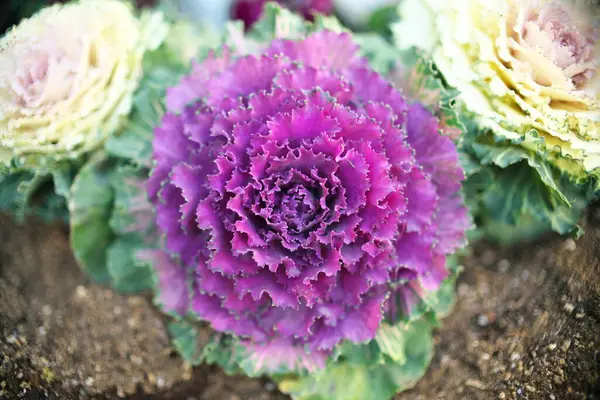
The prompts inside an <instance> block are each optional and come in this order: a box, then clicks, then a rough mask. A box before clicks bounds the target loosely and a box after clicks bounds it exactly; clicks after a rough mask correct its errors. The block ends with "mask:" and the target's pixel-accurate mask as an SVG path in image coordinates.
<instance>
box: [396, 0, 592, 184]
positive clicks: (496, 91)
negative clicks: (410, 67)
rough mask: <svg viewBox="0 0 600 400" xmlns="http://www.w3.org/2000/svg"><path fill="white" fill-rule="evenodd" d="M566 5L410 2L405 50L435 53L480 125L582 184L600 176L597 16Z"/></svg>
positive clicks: (545, 1) (401, 35)
mask: <svg viewBox="0 0 600 400" xmlns="http://www.w3.org/2000/svg"><path fill="white" fill-rule="evenodd" d="M584 3H585V2H575V1H567V0H564V1H556V0H553V1H551V0H541V1H535V0H525V1H517V0H510V1H484V0H466V1H463V0H451V1H446V0H443V1H442V0H406V1H404V2H403V3H402V4H401V5H400V9H399V10H400V16H401V21H400V22H399V23H398V24H397V25H396V26H395V28H394V30H395V39H396V43H397V45H398V47H399V48H408V47H411V46H417V47H419V48H422V49H425V50H427V51H429V52H431V54H432V57H433V60H434V62H435V63H436V65H437V67H438V68H439V70H440V72H441V73H442V74H443V75H444V78H445V79H446V81H447V82H448V84H449V85H451V86H453V87H455V88H456V89H458V90H459V91H460V92H461V93H462V94H461V99H462V101H463V102H464V105H465V107H466V109H467V110H468V111H469V112H471V113H473V114H474V118H475V120H476V121H477V123H478V125H479V126H480V127H481V128H483V129H487V130H491V131H492V132H493V133H494V134H495V136H496V139H497V140H499V141H510V142H513V143H516V144H521V145H522V146H524V147H525V148H527V149H529V150H530V151H533V152H537V153H539V154H542V155H543V156H544V158H546V159H548V160H550V161H551V162H552V163H553V164H554V165H555V166H556V167H558V169H560V170H561V171H564V172H566V173H567V174H568V176H569V177H570V178H571V179H572V180H575V181H584V180H585V179H586V178H587V177H588V176H589V175H590V174H593V175H596V176H597V175H598V173H597V171H594V170H595V169H597V168H598V167H600V74H598V68H599V67H600V61H599V60H600V40H599V38H600V31H599V25H598V21H599V19H598V13H597V10H593V9H592V7H593V6H592V5H591V4H592V3H593V2H588V3H587V4H589V5H590V7H589V8H588V9H586V8H585V6H584V5H583V4H584Z"/></svg>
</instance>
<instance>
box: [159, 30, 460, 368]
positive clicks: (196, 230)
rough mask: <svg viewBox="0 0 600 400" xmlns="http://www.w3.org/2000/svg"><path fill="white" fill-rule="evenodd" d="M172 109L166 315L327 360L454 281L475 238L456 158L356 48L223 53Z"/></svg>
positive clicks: (166, 133) (164, 171) (162, 270)
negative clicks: (462, 251) (453, 258)
mask: <svg viewBox="0 0 600 400" xmlns="http://www.w3.org/2000/svg"><path fill="white" fill-rule="evenodd" d="M166 104H167V113H166V114H165V116H164V117H163V119H162V123H161V124H160V126H159V127H157V128H156V130H155V137H154V140H153V158H154V160H155V166H154V169H153V171H152V174H151V176H150V179H149V182H148V195H149V198H150V200H151V202H152V203H153V204H154V206H155V209H156V223H157V225H158V230H159V231H160V233H161V234H162V236H163V237H164V248H165V250H166V252H164V253H162V254H161V253H154V254H148V255H149V256H151V257H153V258H154V260H153V261H154V263H155V268H156V271H157V272H158V281H159V290H160V302H161V303H162V306H163V309H165V310H166V311H170V312H174V313H177V314H180V315H186V314H188V313H192V314H194V315H196V316H198V317H200V318H201V319H204V320H206V321H208V322H210V323H211V324H212V327H213V328H214V329H216V330H217V331H222V332H228V333H233V334H234V335H236V336H237V337H240V338H242V339H244V340H245V341H246V342H245V343H246V345H247V346H249V347H253V348H256V347H257V346H259V347H260V346H263V347H264V348H267V349H269V348H270V349H276V350H277V353H278V354H286V353H287V354H288V355H289V356H290V357H292V358H294V357H295V355H294V354H295V353H294V351H292V349H297V348H300V347H303V348H306V349H307V350H309V351H312V354H313V355H314V356H315V357H316V358H319V357H322V356H323V355H324V354H328V353H329V352H330V351H331V350H332V349H333V348H334V347H335V346H336V345H337V344H339V343H340V342H342V341H343V340H345V339H347V340H348V341H350V342H355V343H361V342H365V341H369V340H371V339H373V338H374V337H375V335H376V332H377V330H378V328H379V327H380V324H381V322H382V320H384V318H385V319H386V320H388V321H391V322H392V323H393V322H394V321H398V320H399V319H401V318H402V316H403V315H405V313H406V312H407V311H410V309H411V307H412V306H413V305H414V304H415V303H416V302H418V301H419V300H420V298H419V295H420V294H421V293H422V292H423V291H427V290H434V289H437V288H438V287H439V286H440V284H441V282H442V281H443V280H444V278H446V277H447V276H448V270H447V268H446V256H447V255H449V254H451V253H452V252H454V251H455V250H456V249H458V248H459V247H461V246H462V245H463V244H464V242H465V230H466V229H467V228H468V227H469V223H470V221H469V218H468V216H467V213H466V209H465V207H464V206H463V200H462V197H461V195H460V184H461V180H462V179H463V172H462V170H461V168H460V167H459V165H458V154H457V151H456V148H455V146H454V143H453V142H452V140H451V139H450V138H449V137H447V136H445V135H443V134H441V133H440V123H439V121H438V120H437V118H436V117H434V116H433V115H432V114H431V113H430V111H428V109H427V108H425V106H424V105H422V104H421V103H418V102H417V103H412V104H411V103H409V102H408V101H407V99H405V98H404V97H403V95H402V94H401V93H400V92H399V91H398V90H397V89H396V88H395V87H394V86H393V85H392V84H390V83H389V82H388V81H387V80H386V79H384V78H383V77H382V76H381V75H380V74H379V73H377V72H375V71H374V70H373V69H371V68H370V67H369V64H368V61H367V60H366V59H365V58H362V57H361V56H359V53H358V46H357V45H356V44H355V43H354V42H353V40H352V38H351V36H350V35H349V34H347V33H334V32H332V31H327V30H324V31H320V32H316V33H312V34H310V35H308V36H307V37H305V38H301V39H299V40H287V39H285V40H284V39H276V40H274V41H272V42H271V43H270V44H269V45H268V47H266V48H265V49H264V50H263V51H262V53H261V54H258V55H244V56H242V55H237V54H235V52H233V51H231V50H230V49H227V48H224V49H222V50H221V51H220V52H212V53H211V54H210V56H209V57H208V58H207V59H205V60H204V61H203V62H202V63H200V64H196V65H194V66H193V68H192V71H191V73H190V74H189V75H188V76H186V77H184V78H183V79H182V80H181V82H180V83H179V84H178V85H177V86H175V87H173V88H171V89H169V90H168V93H167V99H166ZM290 346H291V347H290ZM286 349H289V350H286Z"/></svg>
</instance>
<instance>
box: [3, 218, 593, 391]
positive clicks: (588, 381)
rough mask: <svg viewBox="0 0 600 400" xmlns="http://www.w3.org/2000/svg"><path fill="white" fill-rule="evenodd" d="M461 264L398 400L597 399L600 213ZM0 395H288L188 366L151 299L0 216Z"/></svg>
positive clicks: (59, 238) (40, 230)
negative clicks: (431, 353)
mask: <svg viewBox="0 0 600 400" xmlns="http://www.w3.org/2000/svg"><path fill="white" fill-rule="evenodd" d="M592 214H594V213H591V214H590V216H588V218H587V219H586V221H585V225H586V235H585V236H584V237H583V238H582V239H580V240H578V241H576V242H574V241H572V240H570V239H566V240H565V239H563V238H557V237H550V238H547V239H546V240H544V241H543V243H542V242H541V243H538V244H535V245H529V246H523V247H519V248H513V249H510V250H505V251H502V250H500V249H497V248H495V247H493V246H489V245H484V244H479V245H477V246H475V248H474V250H473V252H472V254H471V255H469V256H468V257H466V259H465V260H464V265H465V271H464V273H463V274H462V276H461V278H460V279H459V283H458V301H457V305H456V308H455V310H454V312H453V314H451V316H450V317H448V318H447V319H446V320H445V323H444V326H443V327H442V328H441V329H440V330H439V331H438V332H437V334H436V343H437V346H436V356H435V359H434V362H433V365H432V367H431V368H430V370H429V371H428V373H427V375H426V376H425V378H424V379H423V380H422V381H421V382H420V383H419V384H418V385H417V387H415V388H414V389H412V390H410V391H408V392H405V393H403V394H401V395H399V396H398V397H397V399H402V400H404V399H408V400H417V399H423V400H430V399H456V400H458V399H460V400H463V399H485V400H487V399H532V400H534V399H557V400H559V399H600V376H599V374H600V216H595V215H592ZM0 243H2V246H1V249H0V399H46V398H47V399H92V398H94V399H118V398H128V399H178V400H179V399H181V400H191V399H196V400H201V399H210V400H233V399H240V400H241V399H244V400H246V399H247V400H251V399H254V400H258V399H261V400H262V399H264V400H267V399H268V400H270V399H286V398H287V397H286V396H283V395H281V394H279V393H278V392H277V391H276V388H275V386H274V385H273V384H272V383H271V382H269V381H268V380H252V379H248V378H245V377H238V376H236V377H230V376H227V375H225V374H224V373H223V372H222V371H221V370H219V369H218V368H216V367H208V366H201V367H197V368H194V369H191V368H189V367H187V366H186V365H184V363H183V362H182V361H181V360H180V359H179V358H178V357H177V355H176V354H175V353H174V351H173V350H172V349H171V347H170V346H169V344H168V338H167V336H166V334H165V332H164V329H163V325H162V320H161V317H160V315H159V314H158V313H156V312H155V310H154V309H153V307H152V305H151V301H150V300H149V299H148V298H147V297H143V296H132V297H124V296H119V295H116V294H114V293H113V292H111V291H110V290H108V289H107V288H105V287H102V286H99V285H95V284H93V283H91V282H89V281H88V280H87V279H86V278H85V277H84V276H83V274H82V273H81V272H80V270H79V269H78V267H77V266H76V264H75V262H74V261H73V258H72V256H71V254H70V251H69V245H68V239H67V231H66V229H65V228H64V227H63V226H60V225H53V226H46V225H41V224H38V223H35V222H33V221H30V222H29V223H28V225H27V226H17V225H15V224H14V223H13V222H12V221H11V220H10V219H9V218H7V217H0Z"/></svg>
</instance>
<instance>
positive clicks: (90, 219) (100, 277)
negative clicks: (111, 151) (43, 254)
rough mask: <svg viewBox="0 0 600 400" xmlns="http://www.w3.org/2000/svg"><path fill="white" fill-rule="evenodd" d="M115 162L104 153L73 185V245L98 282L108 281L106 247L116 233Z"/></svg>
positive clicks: (78, 176) (80, 173) (83, 169)
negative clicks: (112, 176)
mask: <svg viewBox="0 0 600 400" xmlns="http://www.w3.org/2000/svg"><path fill="white" fill-rule="evenodd" d="M113 167H114V162H113V161H109V160H107V159H106V158H105V157H103V156H102V155H101V154H98V155H97V156H96V157H94V158H93V159H92V160H91V161H90V162H89V163H88V164H86V165H85V166H84V167H83V168H82V169H81V170H80V171H79V174H78V175H77V177H76V178H75V180H74V182H73V186H72V187H71V195H70V199H69V212H70V216H71V221H70V225H71V248H72V249H73V253H74V254H75V258H76V259H77V261H78V263H79V265H80V266H81V267H82V268H83V269H84V271H86V272H87V273H88V274H89V275H90V276H91V277H92V278H93V279H95V280H96V281H98V282H103V283H104V282H108V281H109V272H108V269H107V267H106V248H107V247H108V246H109V245H110V243H111V241H112V239H113V237H114V235H113V232H112V230H111V229H110V227H109V225H108V220H109V219H110V215H111V212H112V206H113V199H114V192H113V190H112V186H111V182H110V179H109V174H110V171H111V170H112V168H113Z"/></svg>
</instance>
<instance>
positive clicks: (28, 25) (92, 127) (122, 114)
mask: <svg viewBox="0 0 600 400" xmlns="http://www.w3.org/2000/svg"><path fill="white" fill-rule="evenodd" d="M166 31H167V26H166V25H165V24H164V22H163V20H162V14H160V13H155V12H146V13H144V14H142V15H141V17H140V18H137V16H136V15H135V14H134V11H133V7H131V5H129V4H127V3H125V2H123V1H118V0H81V1H79V2H73V3H70V4H67V5H62V4H57V5H54V6H52V7H48V8H45V9H43V10H42V11H40V12H39V13H37V14H35V15H34V16H33V17H31V18H29V19H27V20H24V21H22V22H21V23H20V24H19V25H18V26H16V27H15V28H14V29H12V30H10V31H9V32H8V33H7V34H5V35H4V36H3V37H2V39H0V166H2V165H5V166H17V167H25V168H31V169H34V170H35V169H39V168H42V167H43V166H44V165H45V166H46V168H51V167H52V166H51V164H52V163H54V162H55V161H59V160H63V159H74V158H76V157H78V156H79V155H81V154H82V153H84V152H87V151H91V150H95V149H96V148H98V147H100V146H101V145H102V143H103V142H104V141H105V140H106V139H107V138H108V137H109V136H110V135H112V134H114V133H115V132H116V131H117V129H118V128H120V127H121V125H122V123H123V122H124V121H125V119H126V117H127V115H128V114H129V111H130V109H131V105H132V100H131V98H132V95H133V92H134V91H135V89H136V88H137V86H138V84H139V81H140V79H141V76H142V58H143V56H144V54H145V53H146V51H147V50H153V49H155V48H156V47H157V46H158V45H159V44H160V43H161V41H162V40H163V38H164V36H165V34H166Z"/></svg>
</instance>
